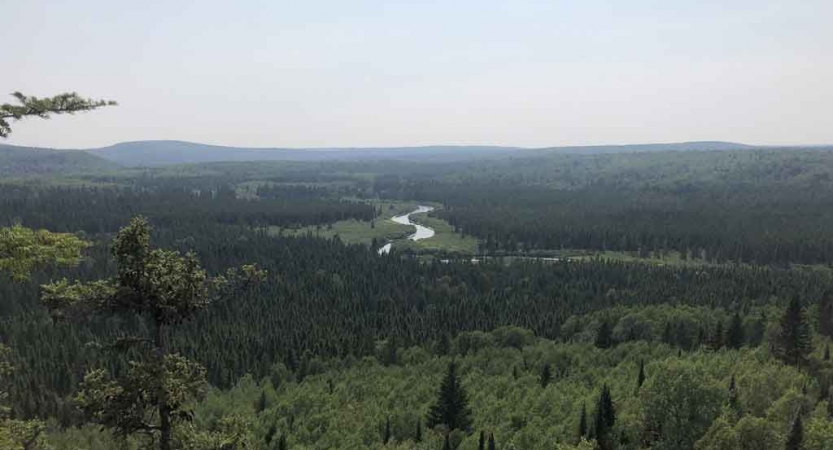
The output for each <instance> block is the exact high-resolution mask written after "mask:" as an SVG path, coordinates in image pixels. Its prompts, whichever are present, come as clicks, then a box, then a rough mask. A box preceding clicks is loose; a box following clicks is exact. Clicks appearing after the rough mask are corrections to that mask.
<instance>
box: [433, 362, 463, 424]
mask: <svg viewBox="0 0 833 450" xmlns="http://www.w3.org/2000/svg"><path fill="white" fill-rule="evenodd" d="M468 403H469V402H468V396H467V395H466V391H465V390H464V389H463V385H462V384H461V383H460V377H459V376H458V375H457V364H455V363H454V362H450V363H448V369H447V370H446V373H445V377H444V378H443V381H442V383H441V384H440V389H439V392H437V401H436V403H434V405H432V406H431V409H430V410H429V411H428V418H427V419H426V422H427V425H428V427H429V428H434V427H436V426H437V425H440V424H445V425H446V426H447V427H448V429H449V430H466V429H468V428H469V427H471V424H472V418H471V409H470V408H469V405H468Z"/></svg>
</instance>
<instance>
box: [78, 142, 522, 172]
mask: <svg viewBox="0 0 833 450" xmlns="http://www.w3.org/2000/svg"><path fill="white" fill-rule="evenodd" d="M519 150H521V149H520V148H518V147H496V146H426V147H378V148H307V149H291V148H251V147H225V146H219V145H207V144H197V143H193V142H183V141H136V142H122V143H119V144H116V145H112V146H109V147H103V148H98V149H92V150H89V152H90V153H93V154H95V155H98V156H101V157H102V158H105V159H108V160H110V161H113V162H117V163H119V164H122V165H126V166H159V165H167V164H188V163H205V162H220V161H361V160H406V161H410V160H413V161H433V162H443V161H462V160H469V159H481V158H496V157H506V156H509V155H512V154H514V153H516V152H517V151H519Z"/></svg>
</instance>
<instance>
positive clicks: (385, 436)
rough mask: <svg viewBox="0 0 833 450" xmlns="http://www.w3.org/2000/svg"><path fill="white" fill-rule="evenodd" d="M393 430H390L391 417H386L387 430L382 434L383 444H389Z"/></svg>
mask: <svg viewBox="0 0 833 450" xmlns="http://www.w3.org/2000/svg"><path fill="white" fill-rule="evenodd" d="M390 438H391V432H390V417H387V418H385V431H384V433H383V434H382V444H385V445H387V443H388V442H390Z"/></svg>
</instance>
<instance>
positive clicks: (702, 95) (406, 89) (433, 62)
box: [0, 0, 833, 147]
mask: <svg viewBox="0 0 833 450" xmlns="http://www.w3.org/2000/svg"><path fill="white" fill-rule="evenodd" d="M831 21H833V0H789V1H786V0H785V1H768V0H750V1H746V0H720V1H712V0H656V1H641V0H622V1H606V2H605V1H595V0H580V1H556V0H550V1H519V0H513V1H491V0H474V1H452V0H445V1H426V0H420V1H416V0H415V1H395V0H385V1H382V0H378V1H347V0H344V1H339V0H331V1H327V2H323V1H315V0H303V1H298V0H295V1H275V0H268V1H267V0H263V1H247V0H238V1H227V0H225V1H205V0H201V1H190V2H189V1H184V0H166V1H152V0H143V1H120V0H75V1H72V0H0V40H2V42H3V50H2V52H0V92H4V94H3V96H2V97H0V102H7V101H11V100H12V98H11V97H10V96H6V95H5V93H10V92H12V91H16V90H20V91H23V92H24V93H27V94H31V95H50V94H55V93H58V92H63V91H73V90H74V91H77V92H79V93H81V94H82V95H85V96H91V97H103V98H108V99H115V100H117V101H119V103H120V105H119V106H118V107H115V108H106V109H104V110H101V111H96V112H92V113H87V114H82V115H78V116H75V117H63V116H62V117H53V118H52V119H51V120H49V121H43V120H38V119H31V120H28V121H25V122H18V123H16V124H15V125H13V133H12V135H11V137H10V139H8V140H7V143H11V144H20V145H37V146H49V147H94V146H103V145H109V144H112V143H115V142H119V141H127V140H142V139H180V140H189V141H198V142H205V143H214V144H227V145H241V146H289V147H308V146H386V145H423V144H496V145H518V146H551V145H566V144H598V143H635V142H669V141H687V140H713V139H714V140H732V141H742V142H748V143H759V144H779V143H833V26H832V25H831Z"/></svg>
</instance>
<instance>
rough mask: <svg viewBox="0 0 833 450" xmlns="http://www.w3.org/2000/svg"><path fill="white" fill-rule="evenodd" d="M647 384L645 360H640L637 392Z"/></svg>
mask: <svg viewBox="0 0 833 450" xmlns="http://www.w3.org/2000/svg"><path fill="white" fill-rule="evenodd" d="M644 382H645V360H642V359H640V360H639V373H638V374H637V375H636V390H637V391H638V390H639V388H641V387H642V383H644Z"/></svg>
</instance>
